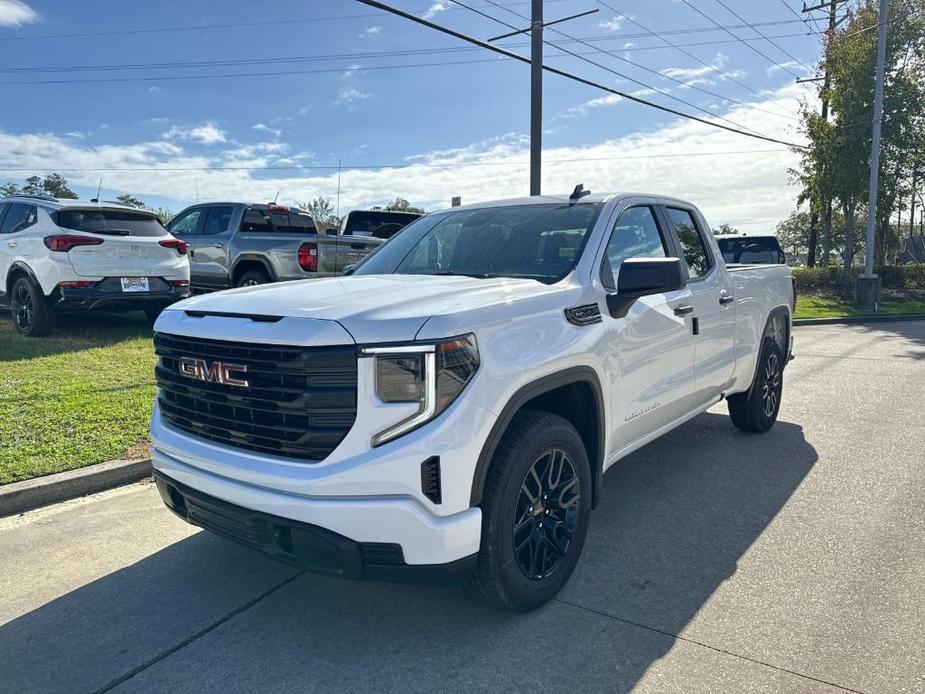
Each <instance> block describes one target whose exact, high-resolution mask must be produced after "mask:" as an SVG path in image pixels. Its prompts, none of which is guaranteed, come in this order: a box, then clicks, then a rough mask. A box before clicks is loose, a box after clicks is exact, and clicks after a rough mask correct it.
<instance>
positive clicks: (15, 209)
mask: <svg viewBox="0 0 925 694" xmlns="http://www.w3.org/2000/svg"><path fill="white" fill-rule="evenodd" d="M38 219H39V217H38V209H37V208H36V207H35V205H24V204H23V203H21V202H13V203H10V208H9V210H7V213H6V217H4V218H3V226H2V227H0V234H15V233H16V232H17V231H22V230H23V229H28V228H29V227H31V226H32V225H33V224H35V223H36V222H37V221H38Z"/></svg>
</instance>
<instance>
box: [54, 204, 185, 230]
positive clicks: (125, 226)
mask: <svg viewBox="0 0 925 694" xmlns="http://www.w3.org/2000/svg"><path fill="white" fill-rule="evenodd" d="M55 222H56V223H57V225H58V226H59V227H63V228H65V229H72V230H74V231H88V232H90V233H91V234H113V235H117V236H166V235H167V230H166V229H165V228H164V227H163V225H161V223H160V220H158V218H157V217H152V216H151V215H150V214H144V213H142V212H123V211H122V210H59V211H58V213H57V218H56V219H55Z"/></svg>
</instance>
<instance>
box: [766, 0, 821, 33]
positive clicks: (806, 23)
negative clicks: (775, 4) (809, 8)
mask: <svg viewBox="0 0 925 694" xmlns="http://www.w3.org/2000/svg"><path fill="white" fill-rule="evenodd" d="M780 2H781V4H782V5H783V6H784V7H786V8H787V9H788V10H789V11H790V14H792V15H793V16H794V17H796V18H797V19H799V20H800V21H801V22H803V23H804V24H805V25H806V27H807V28H808V29H809V30H810V31H812V29H811V28H810V26H809V21H808V20H806V19H804V18H803V17H801V16H800V13H799V12H797V11H796V10H795V9H793V8H792V7H791V6H790V3H789V2H787V0H780ZM809 18H810V19H811V20H812V22H813V24H814V25H815V27H816V30H815V31H814V32H813V33H814V34H818V36H819V38H820V40H821V39H822V37H823V36H825V32H823V31H822V27H821V26H819V22H817V21H816V17H815V16H814V15H813V14H810V15H809ZM774 38H777V37H776V36H775V37H774Z"/></svg>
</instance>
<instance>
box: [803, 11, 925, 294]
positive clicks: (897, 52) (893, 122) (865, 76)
mask: <svg viewBox="0 0 925 694" xmlns="http://www.w3.org/2000/svg"><path fill="white" fill-rule="evenodd" d="M892 5H893V6H892V7H891V10H890V14H891V16H894V17H903V21H895V22H890V25H889V32H888V35H889V38H888V42H887V60H886V76H885V88H884V110H883V146H882V150H881V159H880V167H881V170H880V172H879V174H880V186H879V189H878V208H877V219H876V220H875V222H876V228H877V229H878V230H879V232H878V236H879V239H878V240H879V244H878V245H879V248H878V250H877V255H876V257H875V260H877V261H878V262H880V263H883V262H884V261H885V260H886V257H887V255H886V253H885V250H886V247H887V244H888V243H889V242H890V241H891V239H890V234H889V228H890V223H889V220H890V218H891V217H892V214H893V212H894V208H895V207H896V205H897V204H898V200H899V198H900V197H901V196H902V195H903V193H904V192H907V191H910V190H911V188H912V184H911V181H912V180H913V179H914V176H915V172H916V166H915V164H914V162H915V161H917V159H918V157H919V156H920V153H921V151H922V143H923V139H922V137H923V136H922V132H923V129H925V51H923V42H922V37H923V36H925V0H893V3H892ZM878 21H879V19H878V7H877V2H876V1H875V0H862V1H861V2H860V3H859V5H858V7H857V8H855V9H852V10H849V12H848V15H847V21H846V22H845V23H844V24H842V26H841V27H839V29H838V30H837V31H835V32H833V33H832V34H831V35H830V36H829V37H828V38H827V41H826V50H825V58H824V60H825V64H824V65H823V66H822V67H823V68H825V69H826V70H827V72H828V74H829V77H830V79H829V81H828V83H827V84H826V83H823V84H822V85H820V92H819V96H820V98H822V99H827V100H828V102H829V104H830V106H831V111H832V116H833V118H832V120H830V121H826V120H823V119H822V117H821V115H820V114H817V113H815V112H814V111H813V110H812V109H809V108H806V107H804V109H803V112H802V128H801V129H802V131H803V133H804V135H806V137H807V140H808V141H809V146H808V148H806V149H805V150H803V149H801V150H799V153H800V155H801V162H800V168H799V169H798V170H797V171H793V172H791V173H792V174H793V180H794V181H795V182H797V183H799V184H800V186H801V188H802V191H801V194H800V196H799V199H800V202H810V203H811V204H815V202H816V201H819V200H832V201H835V202H836V203H837V205H838V207H839V208H840V210H841V213H842V215H843V216H844V233H845V241H844V243H842V244H841V258H842V265H843V274H842V286H843V290H844V292H845V293H846V294H847V293H849V292H850V289H851V277H852V275H851V265H852V264H853V262H854V259H855V255H856V253H857V248H858V247H859V244H858V241H860V240H862V238H859V237H862V234H859V233H858V231H857V230H858V227H859V224H858V222H859V219H858V217H859V216H860V214H862V213H864V211H865V210H866V207H867V182H868V172H869V170H870V146H871V116H872V103H873V92H874V72H875V70H874V66H875V63H876V50H877V32H876V31H870V30H869V28H870V27H872V26H873V27H875V26H876V25H877V23H878ZM907 194H908V193H907ZM832 227H833V223H832V220H826V219H824V220H823V238H822V261H823V263H825V262H827V261H828V259H829V256H830V253H831V251H832V250H833V248H834V246H835V243H834V231H833V229H832ZM861 247H862V248H863V246H861Z"/></svg>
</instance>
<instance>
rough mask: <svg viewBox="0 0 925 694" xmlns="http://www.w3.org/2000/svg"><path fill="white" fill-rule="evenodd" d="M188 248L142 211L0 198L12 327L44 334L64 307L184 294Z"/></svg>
mask: <svg viewBox="0 0 925 694" xmlns="http://www.w3.org/2000/svg"><path fill="white" fill-rule="evenodd" d="M186 253H187V246H186V243H185V242H184V241H180V240H178V239H175V238H174V237H173V236H171V235H170V234H169V233H168V232H167V230H166V229H165V228H164V227H163V225H161V223H160V221H159V220H158V219H157V217H156V216H155V215H154V214H153V213H152V212H148V211H147V210H141V209H138V208H135V207H130V206H128V205H122V204H120V203H110V202H97V201H94V200H91V201H90V202H82V201H79V200H59V199H55V198H50V197H44V196H29V195H19V196H15V197H9V198H4V199H2V200H0V302H2V303H7V304H9V307H10V309H11V310H12V313H13V321H14V323H15V324H16V329H17V330H19V332H21V333H22V334H23V335H28V336H31V337H34V336H40V335H47V334H48V333H49V332H50V331H51V329H52V327H54V321H55V315H56V314H57V313H58V312H59V311H65V310H89V309H94V308H103V307H105V308H107V309H111V310H141V311H144V312H145V313H146V315H147V316H148V319H149V320H151V321H153V320H154V319H156V318H157V316H158V314H159V313H160V312H161V310H162V309H163V308H164V307H165V306H167V305H169V304H171V303H173V302H174V301H177V300H178V299H182V298H184V297H186V296H188V295H189V293H190V285H189V278H190V274H189V259H188V258H187V255H186Z"/></svg>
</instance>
